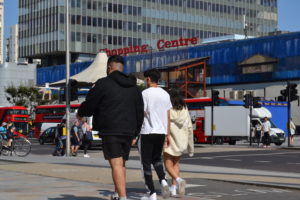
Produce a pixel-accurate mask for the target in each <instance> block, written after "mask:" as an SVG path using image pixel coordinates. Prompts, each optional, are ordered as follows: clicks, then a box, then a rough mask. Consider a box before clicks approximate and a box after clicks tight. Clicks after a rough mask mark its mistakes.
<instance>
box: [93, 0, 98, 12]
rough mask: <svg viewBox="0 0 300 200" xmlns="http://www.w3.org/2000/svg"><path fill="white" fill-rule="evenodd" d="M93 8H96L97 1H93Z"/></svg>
mask: <svg viewBox="0 0 300 200" xmlns="http://www.w3.org/2000/svg"><path fill="white" fill-rule="evenodd" d="M93 10H97V1H95V0H94V1H93Z"/></svg>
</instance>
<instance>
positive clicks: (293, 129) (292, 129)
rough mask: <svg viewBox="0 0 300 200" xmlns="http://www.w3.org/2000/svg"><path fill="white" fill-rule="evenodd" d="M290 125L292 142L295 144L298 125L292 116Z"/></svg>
mask: <svg viewBox="0 0 300 200" xmlns="http://www.w3.org/2000/svg"><path fill="white" fill-rule="evenodd" d="M289 126H290V143H291V144H294V135H295V133H296V125H295V124H294V122H293V119H292V118H290V123H289Z"/></svg>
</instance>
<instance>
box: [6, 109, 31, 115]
mask: <svg viewBox="0 0 300 200" xmlns="http://www.w3.org/2000/svg"><path fill="white" fill-rule="evenodd" d="M6 114H7V115H28V111H27V110H7V113H6Z"/></svg>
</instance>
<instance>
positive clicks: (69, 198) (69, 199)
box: [48, 194, 105, 200]
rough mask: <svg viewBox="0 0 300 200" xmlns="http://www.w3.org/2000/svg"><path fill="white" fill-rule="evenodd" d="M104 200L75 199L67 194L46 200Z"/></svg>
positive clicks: (94, 199) (101, 199)
mask: <svg viewBox="0 0 300 200" xmlns="http://www.w3.org/2000/svg"><path fill="white" fill-rule="evenodd" d="M60 199H61V200H62V199H63V200H105V199H103V198H99V197H76V196H74V195H69V194H66V195H64V194H62V195H61V197H57V198H48V200H60Z"/></svg>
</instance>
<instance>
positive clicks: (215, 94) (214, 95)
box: [212, 90, 220, 106]
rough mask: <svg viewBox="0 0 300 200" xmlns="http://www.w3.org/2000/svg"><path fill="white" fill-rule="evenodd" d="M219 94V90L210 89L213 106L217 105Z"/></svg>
mask: <svg viewBox="0 0 300 200" xmlns="http://www.w3.org/2000/svg"><path fill="white" fill-rule="evenodd" d="M219 94H220V93H219V91H217V90H212V102H213V105H214V106H218V105H219V104H220V99H219Z"/></svg>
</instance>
